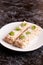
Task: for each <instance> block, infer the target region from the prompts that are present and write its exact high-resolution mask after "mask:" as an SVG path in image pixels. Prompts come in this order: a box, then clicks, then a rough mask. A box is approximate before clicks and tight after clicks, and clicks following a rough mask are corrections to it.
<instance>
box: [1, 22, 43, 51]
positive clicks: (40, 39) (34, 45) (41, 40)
mask: <svg viewBox="0 0 43 65" xmlns="http://www.w3.org/2000/svg"><path fill="white" fill-rule="evenodd" d="M20 23H22V22H13V23H9V24H7V25H5V26H3V27H2V28H1V29H0V43H1V44H2V45H3V46H4V47H6V48H8V49H11V50H15V51H21V52H27V51H33V50H35V49H38V48H39V47H41V46H42V45H43V29H42V32H41V34H40V35H39V37H38V39H35V40H34V41H33V42H32V43H31V44H29V45H28V47H27V48H24V49H21V48H17V47H15V46H12V45H10V44H8V43H6V42H4V41H3V38H4V37H5V36H6V34H8V33H9V32H10V31H11V30H12V29H14V27H16V26H18V25H19V24H20Z"/></svg>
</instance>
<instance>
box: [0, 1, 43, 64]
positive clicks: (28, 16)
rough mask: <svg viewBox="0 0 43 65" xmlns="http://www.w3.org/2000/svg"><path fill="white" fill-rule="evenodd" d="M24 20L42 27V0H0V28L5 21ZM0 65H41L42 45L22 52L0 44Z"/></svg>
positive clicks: (42, 58)
mask: <svg viewBox="0 0 43 65" xmlns="http://www.w3.org/2000/svg"><path fill="white" fill-rule="evenodd" d="M24 20H26V21H29V22H32V23H35V24H37V25H40V26H41V27H42V28H43V0H0V28H1V27H2V26H3V25H5V24H7V23H10V22H16V21H24ZM0 65H43V46H42V47H40V48H39V49H37V50H35V51H31V52H26V53H23V52H16V51H11V50H9V49H7V48H5V47H3V46H2V45H1V44H0Z"/></svg>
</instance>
